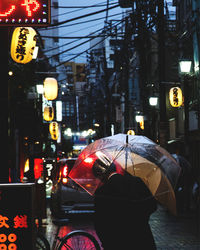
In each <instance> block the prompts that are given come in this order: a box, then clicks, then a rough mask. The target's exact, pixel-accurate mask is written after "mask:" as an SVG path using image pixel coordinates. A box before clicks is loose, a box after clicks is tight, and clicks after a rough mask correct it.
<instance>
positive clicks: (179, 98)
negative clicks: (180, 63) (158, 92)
mask: <svg viewBox="0 0 200 250" xmlns="http://www.w3.org/2000/svg"><path fill="white" fill-rule="evenodd" d="M169 101H170V104H171V105H172V107H176V108H177V107H179V106H181V105H182V104H183V94H182V90H181V89H180V88H179V87H173V88H171V89H170V91H169Z"/></svg>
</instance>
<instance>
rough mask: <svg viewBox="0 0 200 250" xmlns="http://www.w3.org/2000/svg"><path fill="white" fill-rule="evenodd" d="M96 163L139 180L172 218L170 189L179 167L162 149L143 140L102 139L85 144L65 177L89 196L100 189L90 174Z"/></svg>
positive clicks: (173, 205)
mask: <svg viewBox="0 0 200 250" xmlns="http://www.w3.org/2000/svg"><path fill="white" fill-rule="evenodd" d="M97 159H100V160H101V161H103V162H104V163H105V164H106V165H110V164H111V163H112V162H113V163H114V164H115V165H116V168H117V172H120V173H122V172H123V170H125V171H126V172H128V173H129V174H131V175H135V176H138V177H140V178H141V179H142V180H143V181H144V183H145V184H146V185H147V187H148V188H149V190H150V191H151V193H152V195H153V196H154V197H155V198H156V199H157V200H158V202H159V203H161V204H162V205H164V206H165V207H167V208H168V209H169V210H170V211H171V212H172V213H173V214H176V199H175V194H174V189H175V186H176V183H177V179H178V176H179V173H180V166H179V165H178V164H177V162H176V160H175V159H174V158H173V157H172V156H171V155H170V154H169V153H168V152H167V151H166V150H165V149H164V148H162V147H160V146H159V145H157V144H156V143H154V142H153V141H151V140H150V139H148V138H147V137H145V136H138V135H134V136H133V135H125V134H117V135H114V136H109V137H105V138H102V139H99V140H96V141H95V142H93V143H91V144H89V145H88V146H87V147H86V148H85V149H84V150H83V151H82V152H81V154H80V155H79V157H78V159H77V161H76V162H75V165H74V167H73V169H72V170H71V172H70V174H69V176H70V177H71V178H72V179H73V180H74V181H75V182H77V183H78V184H79V185H81V186H82V187H83V188H84V189H85V190H86V191H87V192H89V193H90V194H91V195H93V194H94V192H95V191H96V189H97V187H99V186H100V185H102V182H101V180H99V179H98V178H96V177H95V176H94V175H93V171H92V166H93V164H94V162H95V161H96V160H97Z"/></svg>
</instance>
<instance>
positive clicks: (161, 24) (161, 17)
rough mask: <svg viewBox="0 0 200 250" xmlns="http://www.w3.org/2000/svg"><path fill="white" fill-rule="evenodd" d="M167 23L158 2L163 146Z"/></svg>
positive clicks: (161, 137) (162, 140)
mask: <svg viewBox="0 0 200 250" xmlns="http://www.w3.org/2000/svg"><path fill="white" fill-rule="evenodd" d="M164 28H165V22H164V0H160V1H158V25H157V30H158V72H159V73H158V74H159V87H160V128H159V140H160V144H161V145H162V146H165V145H166V132H167V131H166V130H167V127H166V125H167V123H166V92H165V85H164V83H163V82H164V81H165V33H164V30H165V29H164Z"/></svg>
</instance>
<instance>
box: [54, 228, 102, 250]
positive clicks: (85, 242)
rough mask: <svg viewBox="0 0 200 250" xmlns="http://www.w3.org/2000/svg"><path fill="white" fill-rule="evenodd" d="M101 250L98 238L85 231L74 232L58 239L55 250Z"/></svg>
mask: <svg viewBox="0 0 200 250" xmlns="http://www.w3.org/2000/svg"><path fill="white" fill-rule="evenodd" d="M65 249H67V250H100V249H101V248H100V245H99V243H98V241H97V240H96V238H95V237H94V236H93V235H92V234H90V233H88V232H86V231H83V230H74V231H71V232H70V233H68V234H67V235H65V236H64V237H59V236H57V237H56V244H55V245H54V246H53V250H65Z"/></svg>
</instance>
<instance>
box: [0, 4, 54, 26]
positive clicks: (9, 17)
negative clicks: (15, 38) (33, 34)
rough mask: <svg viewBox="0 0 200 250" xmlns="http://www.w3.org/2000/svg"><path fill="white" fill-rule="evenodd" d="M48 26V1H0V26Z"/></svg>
mask: <svg viewBox="0 0 200 250" xmlns="http://www.w3.org/2000/svg"><path fill="white" fill-rule="evenodd" d="M48 24H50V0H1V1H0V25H1V26H4V25H6V26H7V25H10V26H11V25H12V26H13V25H18V26H19V25H20V26H21V25H26V26H27V25H30V26H41V25H48Z"/></svg>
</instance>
